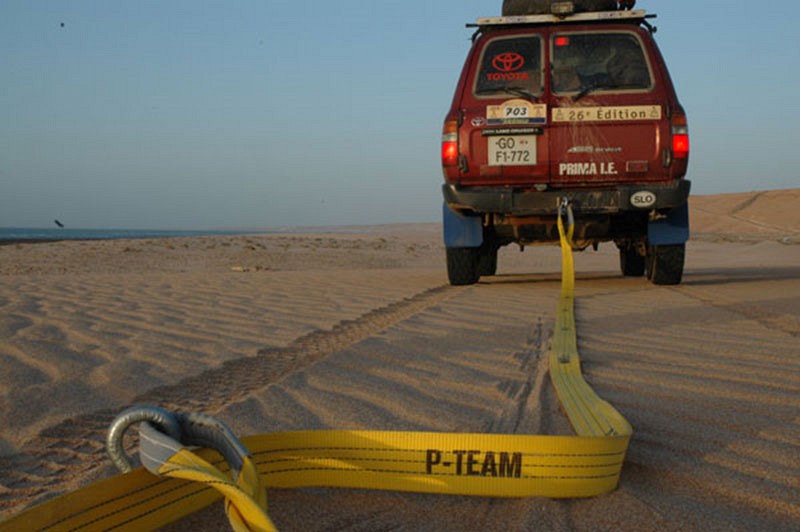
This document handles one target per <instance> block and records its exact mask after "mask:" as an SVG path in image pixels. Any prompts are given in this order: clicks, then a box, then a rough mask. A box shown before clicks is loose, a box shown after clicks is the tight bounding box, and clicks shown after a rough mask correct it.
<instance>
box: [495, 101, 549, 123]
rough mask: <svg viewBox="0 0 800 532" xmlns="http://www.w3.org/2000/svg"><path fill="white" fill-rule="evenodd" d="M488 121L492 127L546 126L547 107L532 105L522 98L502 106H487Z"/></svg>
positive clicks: (540, 104) (537, 104) (541, 104)
mask: <svg viewBox="0 0 800 532" xmlns="http://www.w3.org/2000/svg"><path fill="white" fill-rule="evenodd" d="M486 120H487V122H488V124H489V125H490V126H492V125H499V124H545V123H547V105H545V104H543V103H536V104H535V103H531V102H529V101H527V100H523V99H521V98H518V99H514V100H508V101H505V102H503V103H501V104H500V105H487V106H486Z"/></svg>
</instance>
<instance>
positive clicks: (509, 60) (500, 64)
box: [492, 52, 525, 72]
mask: <svg viewBox="0 0 800 532" xmlns="http://www.w3.org/2000/svg"><path fill="white" fill-rule="evenodd" d="M492 66H493V67H494V68H495V70H499V71H500V72H516V71H517V70H519V69H520V68H522V67H523V66H525V58H523V57H522V56H521V55H519V54H518V53H516V52H505V53H502V54H497V55H496V56H494V59H492Z"/></svg>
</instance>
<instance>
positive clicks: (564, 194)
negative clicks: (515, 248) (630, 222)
mask: <svg viewBox="0 0 800 532" xmlns="http://www.w3.org/2000/svg"><path fill="white" fill-rule="evenodd" d="M690 188H691V181H688V180H686V179H678V180H675V181H673V182H672V183H667V184H664V183H651V184H635V185H618V186H616V187H613V188H607V189H601V190H597V189H567V190H545V191H541V192H539V191H536V190H518V189H513V188H492V187H462V186H459V185H452V184H445V185H443V186H442V193H443V195H444V201H445V203H446V204H447V205H448V206H449V207H450V208H452V209H455V210H457V211H460V212H462V213H464V214H469V213H470V212H472V213H476V214H478V213H480V214H484V213H493V214H506V215H514V216H535V215H555V214H557V213H558V206H559V204H560V202H561V199H562V198H567V199H568V200H569V202H570V205H572V210H573V211H574V212H576V213H586V214H615V213H620V212H630V211H634V212H635V211H639V212H646V211H650V210H652V209H670V208H675V207H680V206H681V205H685V204H686V202H687V200H688V198H689V190H690ZM640 192H649V193H650V194H652V195H653V196H654V198H653V200H654V201H653V202H652V203H651V202H650V201H646V202H644V204H643V205H634V204H633V203H632V201H631V198H632V197H634V195H636V197H638V198H641V197H642V195H641V194H637V193H640Z"/></svg>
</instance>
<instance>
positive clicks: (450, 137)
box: [442, 120, 458, 166]
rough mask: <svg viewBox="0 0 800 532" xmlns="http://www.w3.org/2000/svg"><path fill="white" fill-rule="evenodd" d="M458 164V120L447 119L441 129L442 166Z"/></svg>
mask: <svg viewBox="0 0 800 532" xmlns="http://www.w3.org/2000/svg"><path fill="white" fill-rule="evenodd" d="M457 164H458V121H456V120H448V121H446V122H445V123H444V129H443V130H442V166H456V165H457Z"/></svg>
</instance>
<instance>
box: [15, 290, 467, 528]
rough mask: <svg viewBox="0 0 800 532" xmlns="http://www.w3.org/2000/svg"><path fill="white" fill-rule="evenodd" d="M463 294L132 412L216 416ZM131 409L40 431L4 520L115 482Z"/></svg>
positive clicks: (188, 385) (304, 344)
mask: <svg viewBox="0 0 800 532" xmlns="http://www.w3.org/2000/svg"><path fill="white" fill-rule="evenodd" d="M462 290H464V288H454V287H451V286H449V285H442V286H438V287H434V288H430V289H428V290H425V291H423V292H420V293H418V294H416V295H414V296H411V297H409V298H406V299H403V300H400V301H396V302H394V303H390V304H389V305H386V306H384V307H378V308H375V309H372V310H370V311H368V312H366V313H365V314H363V315H361V316H360V317H358V318H356V319H354V320H346V321H341V322H339V323H338V324H337V325H335V326H334V327H333V328H332V329H331V330H329V331H314V332H311V333H309V334H306V335H304V336H301V337H299V338H297V339H295V340H294V341H293V342H291V343H290V344H289V345H288V346H286V347H283V348H265V349H261V350H259V351H258V353H257V354H256V355H255V356H252V357H245V358H239V359H236V360H231V361H227V362H225V363H223V364H222V365H221V366H219V367H216V368H212V369H208V370H206V371H204V372H202V373H200V374H198V375H195V376H192V377H187V378H185V379H183V380H181V381H180V382H178V383H176V384H171V385H167V386H160V387H158V388H154V389H151V390H148V391H147V392H145V393H144V394H142V395H140V396H138V397H136V398H134V400H133V401H132V402H131V404H143V403H146V404H156V405H159V406H162V407H164V408H167V409H175V410H177V409H180V410H202V411H204V412H207V413H211V414H213V413H214V412H217V411H219V410H221V409H222V408H224V407H225V406H226V405H228V404H230V403H233V402H236V401H238V400H240V399H241V398H243V397H244V396H247V395H248V394H250V393H252V392H254V391H256V390H259V389H261V388H264V387H266V386H268V385H270V384H271V383H274V382H276V381H278V380H280V379H281V378H282V377H284V376H285V375H287V374H289V373H291V372H293V371H297V370H299V369H302V368H304V367H307V366H309V365H311V364H314V363H315V362H317V361H319V360H322V359H324V358H325V357H327V356H329V355H331V354H333V353H335V352H336V351H339V350H341V349H344V348H345V347H347V346H349V345H352V344H354V343H356V342H359V341H361V340H364V339H365V338H367V337H369V336H371V335H373V334H376V333H378V332H380V331H382V330H384V329H386V328H388V327H390V326H392V325H393V324H395V323H398V322H401V321H404V320H406V319H408V318H410V317H412V316H414V315H415V314H418V313H419V312H421V311H423V310H425V309H426V308H428V307H431V306H433V305H436V304H438V303H441V302H442V301H445V300H446V299H449V298H450V297H453V296H454V295H456V294H458V293H460V292H461V291H462ZM127 406H129V405H119V406H118V407H115V408H113V409H104V410H98V411H94V412H91V413H89V414H85V415H81V416H77V417H74V418H72V419H68V420H66V421H63V422H61V423H59V424H57V425H54V426H52V427H49V428H47V429H45V430H43V431H41V432H40V433H39V435H38V436H37V437H36V438H34V439H33V440H31V441H29V442H28V443H26V444H25V446H24V447H23V448H22V450H21V452H19V453H17V454H14V455H10V456H6V457H0V518H2V517H8V516H10V515H12V514H14V513H17V512H19V511H21V510H23V509H24V508H26V507H29V506H31V505H33V504H35V503H38V502H42V501H44V500H46V499H48V498H51V497H53V496H57V495H59V494H60V493H63V492H65V491H70V490H74V489H77V488H78V487H80V486H82V485H85V484H87V483H88V482H90V481H92V480H96V479H98V478H100V477H102V476H108V475H110V474H112V473H113V468H112V466H111V465H110V461H109V460H107V459H106V457H105V436H106V432H107V430H108V427H109V424H110V423H111V421H113V419H114V417H115V416H116V415H117V414H118V413H119V412H120V411H122V410H123V409H124V408H126V407H127ZM128 439H130V440H131V441H130V442H129V441H127V440H128ZM126 444H127V445H126V446H127V447H128V452H131V453H132V452H133V450H134V447H135V438H126Z"/></svg>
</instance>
